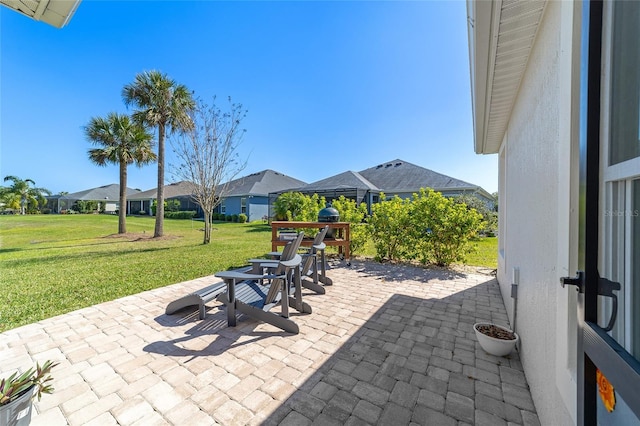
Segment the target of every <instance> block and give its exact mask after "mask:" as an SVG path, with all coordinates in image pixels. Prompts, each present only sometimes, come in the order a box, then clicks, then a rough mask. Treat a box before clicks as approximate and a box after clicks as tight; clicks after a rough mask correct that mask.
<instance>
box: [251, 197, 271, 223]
mask: <svg viewBox="0 0 640 426" xmlns="http://www.w3.org/2000/svg"><path fill="white" fill-rule="evenodd" d="M265 216H267V217H268V216H269V197H249V198H248V199H247V220H248V221H249V222H253V221H255V220H262V218H263V217H265Z"/></svg>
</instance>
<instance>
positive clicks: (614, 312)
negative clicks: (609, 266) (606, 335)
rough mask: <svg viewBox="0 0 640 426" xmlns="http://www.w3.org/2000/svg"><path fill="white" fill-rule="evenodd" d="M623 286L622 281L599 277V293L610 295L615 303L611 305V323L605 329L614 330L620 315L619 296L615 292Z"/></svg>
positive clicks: (600, 294)
mask: <svg viewBox="0 0 640 426" xmlns="http://www.w3.org/2000/svg"><path fill="white" fill-rule="evenodd" d="M621 287H622V286H621V285H620V283H617V282H615V281H611V280H608V279H606V278H602V277H600V278H598V295H599V296H605V297H610V298H611V299H612V300H611V302H612V305H613V306H611V318H609V323H608V324H607V326H606V327H605V328H604V331H611V330H613V326H614V324H615V323H616V318H617V316H618V296H616V295H615V294H614V293H613V292H614V290H616V291H618V290H620V288H621Z"/></svg>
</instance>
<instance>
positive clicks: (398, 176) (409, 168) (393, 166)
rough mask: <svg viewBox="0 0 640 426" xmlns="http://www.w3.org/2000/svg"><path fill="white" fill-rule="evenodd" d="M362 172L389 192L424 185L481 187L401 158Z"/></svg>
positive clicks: (435, 187)
mask: <svg viewBox="0 0 640 426" xmlns="http://www.w3.org/2000/svg"><path fill="white" fill-rule="evenodd" d="M360 174H361V175H362V176H363V177H364V178H365V179H367V180H369V181H370V182H371V183H373V184H374V185H375V186H377V187H378V188H380V189H381V190H382V191H384V192H389V193H394V192H407V191H417V190H418V189H419V188H424V187H429V188H433V189H434V190H444V189H471V188H479V187H478V185H473V184H471V183H468V182H464V181H462V180H460V179H456V178H452V177H451V176H447V175H443V174H441V173H437V172H434V171H433V170H429V169H425V168H424V167H420V166H416V165H415V164H411V163H409V162H407V161H404V160H399V159H397V160H393V161H389V162H386V163H382V164H379V165H377V166H375V167H371V168H368V169H366V170H363V171H361V172H360Z"/></svg>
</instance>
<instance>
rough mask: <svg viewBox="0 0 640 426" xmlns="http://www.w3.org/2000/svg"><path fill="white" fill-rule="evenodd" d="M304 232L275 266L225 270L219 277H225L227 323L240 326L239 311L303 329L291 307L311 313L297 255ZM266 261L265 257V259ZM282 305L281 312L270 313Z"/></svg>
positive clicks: (288, 327)
mask: <svg viewBox="0 0 640 426" xmlns="http://www.w3.org/2000/svg"><path fill="white" fill-rule="evenodd" d="M303 237H304V234H303V233H302V232H301V233H300V234H299V235H298V238H296V239H295V240H293V241H291V242H289V243H288V244H287V245H286V246H285V249H284V250H283V251H282V255H281V256H280V259H279V260H278V262H277V264H276V265H275V266H274V265H273V262H270V264H269V265H263V266H261V265H259V264H258V265H257V266H256V265H254V267H253V269H252V270H251V271H249V272H246V269H242V270H239V271H238V270H235V271H222V272H218V273H216V274H215V275H216V277H218V278H222V279H223V280H224V282H225V284H226V287H227V292H226V293H225V294H223V295H221V297H219V300H223V301H224V302H225V303H226V306H227V323H228V324H229V326H230V327H235V325H236V310H238V311H240V312H242V313H243V314H245V315H247V316H250V317H252V318H255V319H257V320H259V321H263V322H266V323H269V324H272V325H274V326H276V327H278V328H280V329H282V330H284V331H287V332H290V333H295V334H297V333H298V332H299V327H298V325H297V324H296V323H295V322H293V321H292V320H291V319H290V318H289V306H290V305H291V306H292V307H294V308H295V309H297V310H299V311H300V312H304V313H311V306H309V305H308V304H306V303H304V302H302V293H301V291H300V285H301V284H300V264H301V262H302V257H301V256H300V255H299V254H297V252H298V248H299V247H300V243H301V242H302V238H303ZM262 260H265V259H262ZM277 305H280V314H277V313H274V312H270V311H271V309H272V308H273V307H275V306H277Z"/></svg>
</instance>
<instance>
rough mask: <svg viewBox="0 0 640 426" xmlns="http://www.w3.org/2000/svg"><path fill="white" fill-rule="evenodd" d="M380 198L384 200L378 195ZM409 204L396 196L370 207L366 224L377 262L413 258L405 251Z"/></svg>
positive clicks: (381, 195) (382, 195)
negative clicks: (369, 214)
mask: <svg viewBox="0 0 640 426" xmlns="http://www.w3.org/2000/svg"><path fill="white" fill-rule="evenodd" d="M380 198H381V199H384V194H380ZM409 203H410V200H407V199H404V200H403V199H401V198H400V197H398V196H397V195H396V196H394V197H393V198H392V199H390V200H385V201H381V202H379V203H376V204H374V205H372V206H371V210H372V213H371V217H369V219H368V223H369V224H370V228H369V230H370V233H371V239H372V241H373V245H374V246H375V248H376V259H377V260H379V261H381V260H384V259H389V260H401V259H406V258H413V253H412V252H411V251H410V250H409V251H407V247H408V245H407V239H408V238H409V232H408V227H409Z"/></svg>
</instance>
